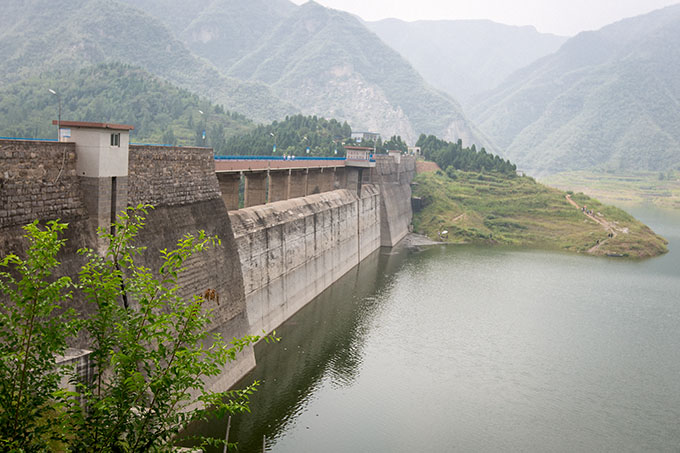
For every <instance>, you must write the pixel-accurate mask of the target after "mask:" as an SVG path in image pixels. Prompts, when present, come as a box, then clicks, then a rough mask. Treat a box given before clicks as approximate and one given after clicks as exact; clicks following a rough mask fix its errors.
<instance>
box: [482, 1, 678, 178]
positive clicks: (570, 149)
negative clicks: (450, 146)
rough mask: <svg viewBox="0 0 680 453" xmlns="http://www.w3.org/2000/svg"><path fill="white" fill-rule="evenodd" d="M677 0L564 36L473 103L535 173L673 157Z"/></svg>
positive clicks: (661, 162) (666, 162)
mask: <svg viewBox="0 0 680 453" xmlns="http://www.w3.org/2000/svg"><path fill="white" fill-rule="evenodd" d="M678 74H680V5H676V6H671V7H668V8H665V9H662V10H658V11H655V12H652V13H650V14H647V15H644V16H639V17H635V18H631V19H626V20H623V21H620V22H617V23H615V24H612V25H609V26H607V27H604V28H602V29H601V30H599V31H595V32H585V33H581V34H579V35H577V36H576V37H574V38H572V39H570V40H569V41H567V42H566V43H565V44H564V45H563V46H562V47H561V48H560V50H559V51H558V52H556V53H555V54H552V55H549V56H547V57H544V58H542V59H540V60H539V61H537V62H535V63H534V64H532V65H530V66H528V67H526V68H524V69H522V70H520V71H518V72H516V73H515V74H513V75H512V76H511V77H510V78H509V79H508V80H507V81H506V82H504V83H503V84H502V85H501V86H500V87H498V88H497V89H496V90H493V91H492V92H490V93H488V94H487V95H485V96H484V97H483V98H482V99H480V101H479V102H478V103H477V106H476V108H474V109H473V110H472V113H473V115H474V118H476V119H477V120H478V123H479V124H480V127H481V128H482V129H483V130H484V131H485V132H486V133H488V134H489V135H491V137H492V139H493V140H494V141H495V143H497V144H498V145H499V146H500V147H501V148H504V149H505V150H506V151H505V155H506V156H507V157H509V158H510V159H511V160H513V161H515V162H517V164H518V165H519V167H520V168H521V169H523V170H528V171H531V172H532V173H535V174H539V175H540V174H547V173H554V172H558V171H566V170H576V169H589V168H600V169H605V170H611V171H618V170H662V169H668V168H673V167H677V166H678V165H679V164H680V78H679V77H678Z"/></svg>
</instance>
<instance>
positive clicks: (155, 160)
mask: <svg viewBox="0 0 680 453" xmlns="http://www.w3.org/2000/svg"><path fill="white" fill-rule="evenodd" d="M138 204H151V205H153V206H154V209H152V210H150V211H149V214H148V216H147V220H146V225H145V226H144V228H143V229H142V231H141V234H140V235H139V237H138V241H137V242H138V243H139V244H140V245H144V246H146V247H147V251H146V253H145V254H144V255H143V257H142V258H143V259H142V261H143V264H144V265H145V266H147V267H149V268H151V269H158V267H159V266H160V265H161V263H162V261H161V257H160V254H159V253H158V251H159V250H161V249H164V248H167V249H171V248H174V247H175V245H176V243H177V241H178V240H179V239H181V238H182V237H183V236H184V235H185V234H188V233H191V234H195V233H196V232H197V231H199V230H203V231H205V233H206V234H207V235H210V236H217V237H218V238H219V239H220V244H219V245H218V246H217V247H215V248H209V249H207V250H204V251H203V252H201V253H199V254H196V255H194V256H192V257H191V258H190V259H189V260H188V262H187V263H186V270H185V271H184V272H183V273H182V274H180V276H179V287H180V289H179V294H180V295H181V296H183V297H192V296H194V295H197V294H198V295H200V294H204V293H205V291H206V290H214V291H215V293H216V294H217V296H218V299H216V300H213V299H209V300H206V301H205V302H204V306H205V307H206V308H207V309H210V310H212V325H211V328H212V330H213V332H215V333H220V334H222V336H223V338H233V337H241V336H243V335H246V334H247V333H248V330H249V322H248V317H247V313H246V305H245V293H244V291H243V277H242V272H241V266H240V263H239V259H238V251H237V245H236V241H235V239H234V234H233V231H232V227H231V222H230V220H229V215H228V214H227V209H226V207H225V205H224V201H223V200H222V193H221V192H220V188H219V182H218V181H217V176H216V174H215V167H214V162H213V152H212V149H207V148H188V147H181V148H180V147H168V146H148V145H144V146H138V145H130V154H129V176H128V205H129V206H137V205H138ZM232 365H233V366H231V367H229V369H228V371H227V372H226V373H224V374H223V375H222V376H220V377H219V379H218V380H215V381H212V382H211V383H210V389H211V390H213V391H220V390H226V389H228V388H229V387H230V386H232V385H233V384H234V383H235V382H236V381H237V380H238V379H240V378H241V377H242V376H243V375H244V374H245V373H247V372H248V371H249V370H250V369H252V368H253V367H254V366H255V355H254V352H253V349H252V348H245V349H244V350H243V351H242V352H241V353H240V355H239V359H238V360H237V361H236V362H234V363H233V364H232Z"/></svg>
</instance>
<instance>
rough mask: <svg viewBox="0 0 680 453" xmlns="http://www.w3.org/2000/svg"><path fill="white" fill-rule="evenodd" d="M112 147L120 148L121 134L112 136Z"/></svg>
mask: <svg viewBox="0 0 680 453" xmlns="http://www.w3.org/2000/svg"><path fill="white" fill-rule="evenodd" d="M111 146H120V133H118V134H111Z"/></svg>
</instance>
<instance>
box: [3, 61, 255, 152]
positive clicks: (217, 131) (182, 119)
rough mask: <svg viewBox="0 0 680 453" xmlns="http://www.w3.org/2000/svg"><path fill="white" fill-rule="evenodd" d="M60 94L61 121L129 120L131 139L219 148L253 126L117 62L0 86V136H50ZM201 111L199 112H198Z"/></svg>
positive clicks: (53, 128) (168, 84) (235, 115)
mask: <svg viewBox="0 0 680 453" xmlns="http://www.w3.org/2000/svg"><path fill="white" fill-rule="evenodd" d="M49 89H54V90H56V91H57V92H58V93H59V95H60V96H61V100H62V119H64V120H70V121H95V122H114V123H123V124H132V125H134V126H135V129H134V130H133V131H132V132H131V134H132V135H131V137H132V140H133V141H136V142H147V143H148V142H151V143H163V144H181V145H203V144H204V141H203V137H202V135H203V134H202V131H203V130H204V129H205V130H206V141H205V144H206V145H208V146H213V147H215V148H221V149H223V148H224V143H225V141H226V140H227V139H228V138H230V137H231V136H233V135H235V134H243V133H245V132H247V131H249V130H252V129H253V128H255V124H253V123H252V122H251V121H250V120H248V119H246V118H245V117H244V116H243V115H240V114H237V113H232V112H228V111H225V109H224V108H223V107H222V106H219V105H211V104H210V102H209V101H208V100H206V99H204V98H199V97H198V96H197V95H196V94H192V93H190V92H189V91H187V90H184V89H180V88H177V87H176V86H174V85H172V84H170V83H168V82H165V81H162V80H160V79H158V78H156V77H154V76H152V75H150V74H149V73H147V72H146V71H144V70H142V69H139V68H134V67H131V66H127V65H123V64H120V63H109V64H102V65H98V66H94V67H88V68H84V69H81V70H79V71H78V72H76V73H75V74H74V73H72V72H70V71H62V72H55V73H52V74H50V75H47V74H43V75H40V76H35V77H31V78H28V79H26V80H24V81H21V82H15V83H13V84H10V85H7V86H4V87H3V88H0V135H2V136H11V137H24V138H47V137H55V136H56V130H55V127H54V126H52V120H53V119H56V118H57V112H58V101H57V98H56V97H55V96H54V95H52V94H51V93H50V92H49V91H48V90H49ZM201 111H202V112H203V113H202V114H201V113H200V112H201Z"/></svg>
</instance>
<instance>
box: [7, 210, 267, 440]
mask: <svg viewBox="0 0 680 453" xmlns="http://www.w3.org/2000/svg"><path fill="white" fill-rule="evenodd" d="M147 208H148V207H145V206H139V207H138V208H137V209H129V210H128V212H126V213H124V214H122V215H121V216H120V217H119V219H118V222H117V223H116V224H115V225H114V231H115V232H114V233H108V232H106V231H103V230H102V231H100V236H101V237H102V238H103V239H104V240H105V241H106V242H107V243H108V247H107V249H106V251H105V253H104V254H103V255H101V254H99V253H97V252H96V251H94V250H89V249H84V250H81V251H80V253H81V254H83V255H84V256H85V257H86V258H87V262H86V264H85V265H84V266H83V267H82V269H81V271H80V275H79V279H78V283H77V284H73V283H72V282H71V280H70V279H69V278H68V277H62V278H60V279H57V280H56V281H55V282H52V283H48V282H49V281H50V276H51V273H52V270H53V269H54V268H55V267H56V266H57V264H58V263H57V262H56V260H55V258H54V257H55V255H56V253H57V251H58V250H59V248H60V247H61V245H62V244H63V240H59V239H58V238H57V234H58V232H60V231H62V230H63V229H64V228H65V225H63V224H57V223H54V222H53V223H51V224H49V225H48V228H47V229H46V230H44V231H43V230H42V229H40V228H39V227H38V226H37V224H35V223H34V224H32V225H29V227H27V231H28V236H27V237H28V238H29V240H30V241H31V248H30V249H29V257H28V258H27V259H26V260H25V261H23V260H21V259H19V258H18V257H16V256H14V255H9V256H8V257H6V258H4V259H3V261H2V262H1V263H0V264H2V266H3V267H10V266H11V267H12V270H13V271H14V273H17V272H18V274H19V275H20V276H21V278H20V279H18V280H17V279H15V278H14V277H13V276H12V275H13V272H4V273H2V274H0V282H1V283H0V284H1V286H0V289H2V292H3V293H5V294H8V295H9V296H10V299H11V301H12V303H11V304H9V305H6V306H3V308H2V310H1V311H0V315H1V317H0V321H2V322H1V324H0V348H1V349H0V352H2V355H1V356H0V364H2V365H1V366H2V368H1V369H0V372H1V373H2V374H1V375H0V383H1V384H0V385H1V387H0V391H1V392H2V394H1V395H0V398H2V403H3V404H2V409H0V428H1V431H0V445H2V446H3V447H7V449H11V448H24V449H28V450H35V449H40V448H46V445H48V442H51V443H52V444H51V445H58V446H59V447H58V449H60V450H65V451H88V452H89V451H130V452H144V451H165V450H168V449H170V448H171V445H172V442H173V438H174V436H175V435H176V434H177V433H178V432H179V430H180V429H181V428H182V427H183V426H185V425H186V424H187V423H189V422H190V421H192V420H196V419H198V418H202V417H204V416H205V415H206V413H207V409H203V408H193V406H192V405H193V404H194V403H196V402H199V403H201V404H202V405H203V407H212V410H213V411H215V410H216V411H217V413H218V414H220V415H224V414H226V413H236V412H243V411H248V399H249V396H250V395H251V394H252V392H253V391H255V389H256V387H257V385H258V383H257V382H255V383H253V384H252V385H250V386H248V387H246V388H245V389H242V390H235V391H229V392H209V391H206V390H205V389H204V383H203V382H204V381H203V378H205V377H209V376H217V375H219V374H220V373H221V372H222V371H223V369H224V366H225V365H227V364H228V363H229V362H231V361H233V360H234V359H235V358H236V355H237V354H238V353H239V352H240V351H242V350H243V349H244V348H245V347H248V346H250V345H252V344H253V343H254V342H256V341H257V340H258V339H259V337H258V336H245V337H243V338H234V339H232V340H229V341H226V340H224V339H222V338H221V337H220V336H219V335H212V336H209V335H208V333H207V330H208V329H207V328H208V324H209V322H210V313H209V311H207V310H205V309H204V307H203V305H204V303H205V301H206V300H207V299H209V297H208V296H205V295H203V296H201V295H195V296H194V297H192V298H190V299H189V300H185V299H184V298H182V297H180V295H179V294H178V278H179V276H180V275H181V273H182V272H183V271H184V270H185V269H186V266H187V263H188V262H189V260H190V258H191V257H192V256H193V255H194V254H196V253H200V252H201V251H203V250H205V249H206V248H208V247H212V246H214V245H216V244H218V243H219V240H218V239H217V238H215V237H208V236H206V235H205V233H203V232H199V233H198V234H197V235H190V234H188V235H185V236H184V237H183V238H182V239H180V240H179V241H178V243H177V248H176V249H174V250H170V251H168V250H162V251H161V252H160V253H161V258H162V263H163V264H162V265H161V266H160V269H158V270H157V272H153V271H152V270H151V269H148V268H146V267H143V266H140V265H138V264H136V263H135V257H137V256H139V254H140V253H142V251H143V250H144V249H143V248H140V247H135V246H134V245H133V242H134V239H135V238H136V236H137V234H138V232H139V230H140V228H142V226H143V221H144V215H145V214H146V212H147V211H146V210H147ZM72 289H76V290H78V291H80V292H81V293H82V295H83V297H84V299H85V300H86V301H87V302H88V303H90V304H91V305H92V306H93V307H94V308H95V309H94V314H92V315H91V316H89V317H87V318H85V319H84V320H83V321H82V322H79V323H77V322H76V321H74V314H73V312H72V311H68V310H67V311H65V312H64V311H63V307H64V306H65V304H66V302H67V301H68V300H69V299H70V296H71V293H70V291H71V290H72ZM79 326H82V330H83V331H82V333H83V334H85V335H86V336H87V337H88V338H90V341H91V347H92V349H93V352H92V355H91V360H92V362H93V379H92V380H91V381H87V382H82V381H79V380H77V379H76V378H73V379H72V381H71V382H72V383H74V384H75V385H76V388H77V389H78V394H79V395H78V394H75V393H71V394H69V393H67V392H64V391H63V390H59V389H58V384H59V380H60V378H61V376H62V375H63V374H64V370H61V369H59V368H57V367H56V366H55V354H58V353H61V352H63V351H64V350H65V348H66V344H67V342H68V340H69V339H72V338H73V336H74V335H75V334H76V332H77V328H78V327H79ZM266 339H267V340H268V341H269V340H276V338H275V337H273V336H271V337H267V338H266ZM192 395H198V396H197V397H196V399H192ZM78 396H80V397H82V398H83V400H84V401H85V402H86V404H81V403H80V399H79V398H78ZM211 442H212V443H213V444H214V443H215V442H218V440H212V441H211Z"/></svg>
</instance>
